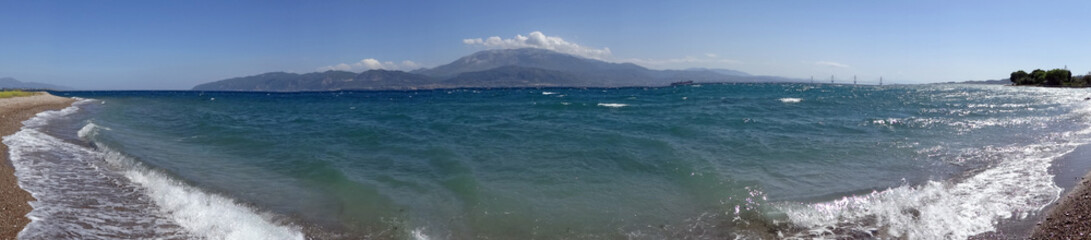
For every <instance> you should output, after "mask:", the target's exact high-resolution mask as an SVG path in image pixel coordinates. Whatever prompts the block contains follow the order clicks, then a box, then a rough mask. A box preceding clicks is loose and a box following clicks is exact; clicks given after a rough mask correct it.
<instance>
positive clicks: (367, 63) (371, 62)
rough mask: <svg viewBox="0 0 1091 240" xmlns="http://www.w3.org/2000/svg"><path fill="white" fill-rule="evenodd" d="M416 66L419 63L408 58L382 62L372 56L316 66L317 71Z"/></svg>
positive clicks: (418, 66)
mask: <svg viewBox="0 0 1091 240" xmlns="http://www.w3.org/2000/svg"><path fill="white" fill-rule="evenodd" d="M417 68H420V64H417V63H415V62H413V61H409V60H405V61H402V62H401V63H394V62H392V61H386V62H383V61H379V60H378V59H374V58H366V59H364V60H360V61H359V62H355V63H340V64H337V65H332V66H325V67H320V68H318V71H323V72H324V71H329V70H338V71H350V72H363V71H367V70H374V69H385V70H413V69H417Z"/></svg>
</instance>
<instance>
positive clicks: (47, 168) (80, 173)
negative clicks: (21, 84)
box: [3, 104, 304, 239]
mask: <svg viewBox="0 0 1091 240" xmlns="http://www.w3.org/2000/svg"><path fill="white" fill-rule="evenodd" d="M78 106H79V104H76V105H73V106H72V107H69V108H66V109H64V110H60V111H49V112H43V113H41V114H38V115H37V116H36V117H34V118H32V119H30V120H27V122H25V124H26V125H25V127H24V128H23V129H22V130H20V131H19V132H17V133H16V134H13V135H10V136H7V137H4V140H3V142H4V144H7V145H8V146H10V149H11V159H12V164H13V165H14V166H15V168H16V175H17V177H18V179H19V184H20V186H21V187H23V188H24V189H26V190H27V191H28V192H31V194H32V195H33V196H34V197H35V198H37V199H38V201H35V202H32V203H31V205H32V206H33V207H34V209H33V210H32V211H31V213H30V214H28V217H29V218H30V219H31V223H30V224H28V225H27V227H26V228H24V230H23V231H22V232H20V234H19V237H20V238H30V239H39V238H43V239H56V238H82V239H103V238H106V239H110V238H114V239H116V238H123V239H124V238H137V239H139V238H207V239H303V238H304V236H303V234H302V232H301V231H300V229H299V228H298V227H295V226H292V225H291V224H286V223H278V222H277V221H276V220H275V219H276V218H275V217H274V216H272V215H269V214H264V213H261V212H259V211H257V210H255V209H252V208H250V207H247V206H245V205H243V204H240V203H238V202H236V201H235V200H233V199H230V198H227V197H223V196H220V195H216V194H212V193H208V192H205V191H203V190H201V189H199V188H196V187H193V186H190V185H188V184H186V183H184V182H182V181H179V180H177V179H175V178H174V177H172V176H170V175H169V174H167V173H164V172H162V171H161V170H158V169H154V168H151V167H149V166H147V165H145V164H143V163H142V162H140V161H138V160H136V159H133V158H131V157H128V156H126V155H125V154H123V153H121V152H118V151H115V150H112V149H110V148H109V147H106V146H96V147H97V149H96V148H91V147H86V146H81V145H77V144H73V143H69V142H66V141H65V140H62V139H59V138H56V137H54V136H51V135H49V134H46V133H43V132H42V131H40V128H41V127H43V126H46V124H47V123H48V122H49V121H50V120H51V119H55V118H60V117H65V116H66V115H69V114H71V113H74V112H77V111H78V110H79V109H78ZM99 131H109V129H106V128H102V127H98V126H97V125H95V124H93V123H88V124H86V125H85V126H84V127H83V128H81V129H80V130H79V132H78V135H79V137H80V138H81V139H85V140H92V139H94V136H95V135H96V134H97V133H98V132H99ZM92 143H94V141H92ZM95 145H98V144H95Z"/></svg>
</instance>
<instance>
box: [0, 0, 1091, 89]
mask: <svg viewBox="0 0 1091 240" xmlns="http://www.w3.org/2000/svg"><path fill="white" fill-rule="evenodd" d="M109 3H111V4H102V3H101V2H12V3H7V4H5V7H4V8H3V9H0V21H3V22H5V24H4V25H0V33H3V35H4V36H5V37H0V56H3V57H0V77H12V78H15V79H18V80H20V81H24V82H39V83H48V84H55V85H63V86H68V87H72V88H75V89H164V90H170V89H189V88H191V87H193V86H194V85H197V84H200V83H205V82H210V81H216V80H221V79H226V78H232V77H241V76H248V75H254V74H260V73H264V72H275V71H285V72H296V73H306V72H315V71H324V70H331V69H336V70H348V71H354V72H361V71H365V70H369V69H388V70H404V71H408V70H412V69H416V68H422V67H425V68H430V67H435V66H438V65H442V64H446V63H448V62H450V61H453V60H455V59H457V58H459V57H462V56H465V55H468V54H471V53H473V52H477V51H480V50H486V49H504V48H522V47H536V48H544V49H550V50H554V51H558V52H561V53H567V54H573V55H577V56H581V57H587V58H592V59H598V60H603V61H608V62H632V63H635V64H638V65H641V66H644V67H647V68H651V69H686V68H723V69H732V70H738V71H742V72H746V73H750V74H754V75H770V76H783V77H791V78H802V79H806V78H809V77H810V76H814V77H815V78H816V79H828V78H829V76H830V75H837V76H838V78H839V79H851V77H852V76H853V75H856V76H857V77H858V78H859V79H861V81H864V80H869V79H877V78H879V77H880V76H882V77H883V78H884V81H887V82H890V83H931V82H948V81H966V80H987V79H1000V78H1005V77H1007V73H1010V72H1011V71H1014V70H1019V69H1023V70H1028V71H1029V70H1033V69H1035V68H1042V69H1052V68H1063V67H1067V68H1068V69H1070V70H1072V72H1073V74H1077V75H1078V74H1084V73H1087V72H1088V71H1089V70H1091V58H1087V57H1086V56H1081V55H1082V54H1081V53H1088V52H1091V51H1088V50H1091V49H1089V47H1088V46H1087V45H1086V44H1085V41H1081V40H1083V39H1087V38H1088V36H1089V35H1091V34H1088V33H1086V32H1085V31H1082V30H1083V29H1087V28H1088V27H1091V22H1088V21H1081V19H1080V18H1079V17H1080V16H1082V15H1081V14H1083V11H1084V10H1086V9H1091V2H1082V1H1066V2H1052V3H1038V2H1017V1H1002V2H988V3H969V2H944V1H925V2H920V1H916V2H863V3H858V2H835V3H827V2H789V3H782V2H700V3H686V4H677V3H668V2H590V3H588V2H569V1H562V2H549V3H542V2H533V3H508V2H458V3H446V2H439V3H432V2H428V3H420V2H415V3H407V2H392V3H371V2H351V1H344V2H291V1H289V2H232V3H221V2H109Z"/></svg>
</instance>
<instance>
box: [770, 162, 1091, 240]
mask: <svg viewBox="0 0 1091 240" xmlns="http://www.w3.org/2000/svg"><path fill="white" fill-rule="evenodd" d="M1080 144H1081V143H1064V142H1060V143H1057V142H1054V143H1043V144H1036V145H1030V146H1025V147H1021V146H1020V147H1008V148H990V149H989V150H988V151H994V153H998V154H1001V155H1003V156H1006V158H1005V159H1006V160H1004V161H1001V162H999V163H997V164H996V166H994V167H991V168H988V169H985V170H983V171H981V172H979V173H977V174H976V175H973V176H969V177H967V178H965V179H961V180H955V181H929V182H927V183H925V184H922V185H919V186H901V187H897V188H891V189H887V190H884V191H876V192H873V193H871V194H867V195H863V196H851V197H845V198H842V199H839V200H835V201H829V202H821V203H816V204H806V205H798V204H793V205H782V206H781V209H782V210H783V211H784V212H785V213H787V215H788V217H789V219H790V220H791V222H792V223H793V224H795V225H797V226H802V227H806V228H810V229H811V230H810V231H808V232H803V233H800V234H799V235H797V236H794V237H793V238H795V239H811V238H814V237H834V234H833V231H832V230H833V229H837V228H840V229H847V230H853V231H859V232H865V233H870V232H875V231H879V229H884V227H885V229H886V231H885V232H881V233H879V234H885V235H889V236H893V237H895V238H908V239H966V238H969V237H971V236H974V235H977V234H981V233H985V232H989V231H994V230H996V224H997V222H998V221H1000V220H1002V219H1012V218H1015V219H1025V218H1026V217H1028V216H1029V215H1030V214H1033V213H1036V212H1039V211H1040V210H1041V209H1042V208H1043V207H1045V206H1046V205H1048V204H1049V203H1052V202H1054V201H1056V200H1057V199H1058V198H1059V197H1060V193H1061V191H1062V189H1061V188H1060V187H1057V186H1056V185H1055V184H1053V175H1052V174H1050V173H1049V170H1048V169H1049V166H1050V164H1051V161H1052V160H1053V159H1055V158H1057V157H1060V156H1062V155H1064V154H1067V153H1069V152H1071V151H1073V150H1074V149H1075V148H1076V146H1078V145H1080ZM982 154H986V153H982Z"/></svg>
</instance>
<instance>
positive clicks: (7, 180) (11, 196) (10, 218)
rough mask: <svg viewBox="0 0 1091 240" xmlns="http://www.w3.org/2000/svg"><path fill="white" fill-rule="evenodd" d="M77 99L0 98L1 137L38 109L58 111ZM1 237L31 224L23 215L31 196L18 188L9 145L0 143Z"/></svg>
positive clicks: (41, 95) (42, 95)
mask: <svg viewBox="0 0 1091 240" xmlns="http://www.w3.org/2000/svg"><path fill="white" fill-rule="evenodd" d="M75 101H76V100H74V99H71V98H63V97H58V96H53V95H50V94H49V93H39V94H36V95H34V96H26V97H13V98H2V99H0V136H7V135H11V134H14V133H15V132H18V131H19V129H21V128H22V127H23V121H26V120H27V119H30V118H31V117H34V115H36V114H38V113H39V112H43V111H48V110H60V109H63V108H65V107H68V106H70V105H72V103H73V102H75ZM0 196H4V197H3V198H2V199H0V239H15V237H16V235H18V234H19V231H22V229H23V227H24V226H26V225H27V223H30V219H27V218H26V214H27V213H29V212H30V210H31V207H30V205H29V204H27V202H29V201H34V197H32V196H31V195H30V193H27V192H26V191H24V190H23V189H22V188H19V184H18V181H17V180H16V178H15V169H14V168H12V165H11V162H10V161H9V159H8V148H7V146H6V145H4V144H0Z"/></svg>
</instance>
